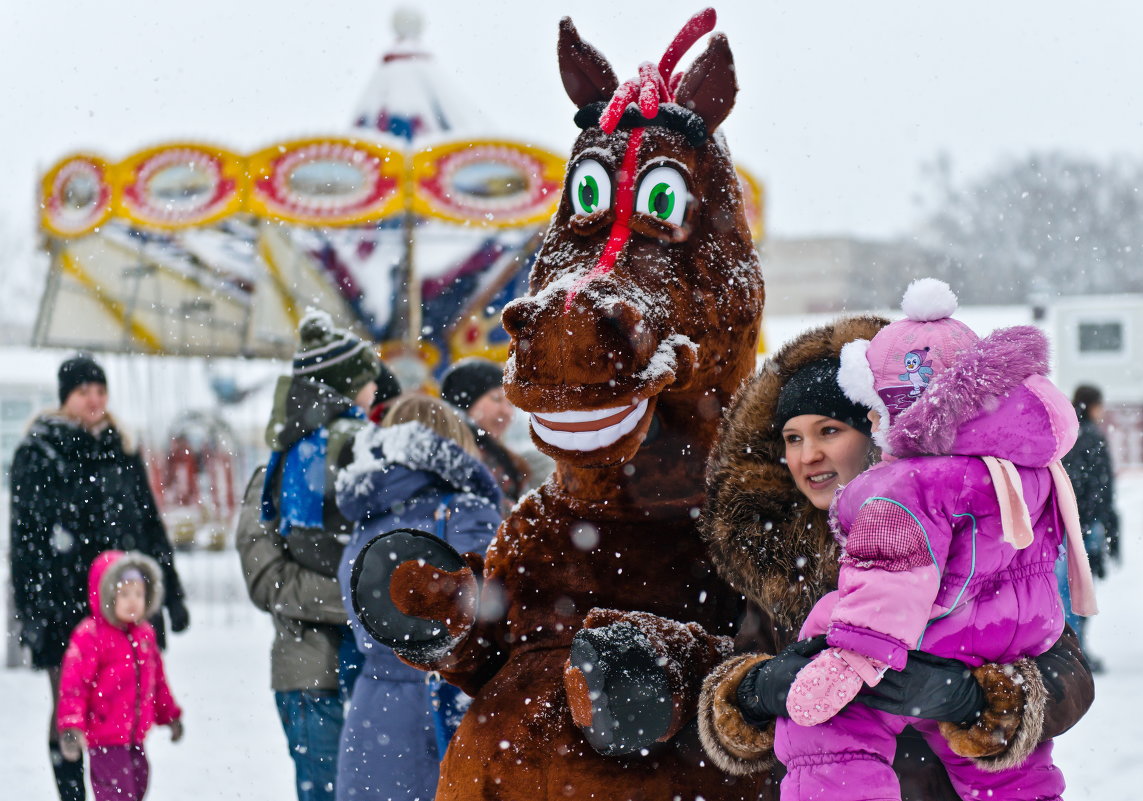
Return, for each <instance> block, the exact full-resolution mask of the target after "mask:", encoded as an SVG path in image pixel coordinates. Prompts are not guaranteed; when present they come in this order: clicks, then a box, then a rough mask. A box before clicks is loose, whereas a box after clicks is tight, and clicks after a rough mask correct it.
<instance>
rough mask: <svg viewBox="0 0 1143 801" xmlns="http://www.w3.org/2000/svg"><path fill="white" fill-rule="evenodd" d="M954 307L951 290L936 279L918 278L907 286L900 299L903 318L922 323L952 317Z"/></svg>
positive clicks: (953, 297) (955, 303)
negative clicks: (903, 313)
mask: <svg viewBox="0 0 1143 801" xmlns="http://www.w3.org/2000/svg"><path fill="white" fill-rule="evenodd" d="M956 306H957V302H956V295H954V294H953V291H952V289H950V288H949V285H948V284H946V283H945V282H944V281H940V280H937V279H936V278H918V279H917V280H916V281H914V282H913V283H911V284H909V288H908V289H906V290H905V296H904V297H903V298H901V311H903V312H905V316H906V317H908V318H909V319H910V320H916V321H917V322H922V323H927V322H932V321H933V320H943V319H945V318H946V317H952V315H953V312H955V311H956Z"/></svg>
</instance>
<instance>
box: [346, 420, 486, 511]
mask: <svg viewBox="0 0 1143 801" xmlns="http://www.w3.org/2000/svg"><path fill="white" fill-rule="evenodd" d="M395 464H396V465H402V466H404V467H407V468H409V469H410V470H428V471H431V472H433V473H436V474H437V475H439V476H440V477H441V478H443V479H444V480H445V481H447V482H449V483H450V484H452V485H453V486H454V487H456V488H458V489H461V490H465V491H468V490H470V489H472V486H473V484H474V483H475V482H474V479H475V476H474V475H473V472H474V466H475V461H474V460H473V458H472V457H471V456H469V455H468V454H467V453H465V452H464V449H462V448H461V447H460V446H459V445H457V444H456V443H455V442H452V441H451V440H446V439H444V438H443V437H439V436H437V435H436V434H434V433H433V432H432V431H431V430H430V429H429V428H427V427H426V426H423V425H421V424H420V423H400V424H399V425H395V426H388V427H386V428H376V427H372V426H371V427H368V428H364V429H362V430H361V432H360V433H359V434H358V435H357V436H356V437H354V440H353V462H351V463H350V464H349V465H348V466H346V468H345V469H344V470H342V471H341V472H340V473H338V476H337V491H338V492H339V493H341V492H348V491H350V490H352V491H353V492H354V493H355V494H357V495H368V494H369V493H371V492H373V490H374V487H373V476H374V475H377V474H379V473H380V474H383V473H384V472H385V471H386V469H388V467H389V466H390V465H395Z"/></svg>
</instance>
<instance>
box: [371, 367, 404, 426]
mask: <svg viewBox="0 0 1143 801" xmlns="http://www.w3.org/2000/svg"><path fill="white" fill-rule="evenodd" d="M373 380H374V382H375V383H376V384H377V390H376V391H375V392H374V393H373V402H372V404H371V405H370V407H369V419H370V421H371V422H373V423H375V424H377V425H381V418H383V417H384V416H385V412H386V411H388V409H389V406H390V404H391V403H392V401H393V400H394V399H395V398H396V397H397V396H399V395H400V394H401V382H400V381H398V380H397V376H395V375H394V374H393V371H392V370H390V369H389V368H388V367H386V366H385V362H381V363H380V365H379V366H378V368H377V377H376V378H374V379H373Z"/></svg>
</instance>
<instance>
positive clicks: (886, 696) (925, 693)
mask: <svg viewBox="0 0 1143 801" xmlns="http://www.w3.org/2000/svg"><path fill="white" fill-rule="evenodd" d="M855 700H857V701H860V702H861V703H863V704H865V705H866V706H869V707H873V708H874V709H880V710H881V711H882V712H889V713H890V714H893V715H903V716H905V717H912V718H925V719H926V720H944V721H948V722H950V723H961V724H968V723H972V722H973V721H975V720H976V719H977V718H978V717H979V716H980V713H981V711H982V710H983V709H984V690H982V689H981V687H980V684H979V683H978V682H977V681H976V679H975V678H973V675H972V671H971V669H970V668H969V667H968V666H967V665H965V664H964V663H963V662H958V661H957V660H955V659H944V658H943V657H939V656H933V655H932V654H926V653H924V652H923V651H910V652H909V660H908V662H906V663H905V668H904V670H887V671H885V675H884V676H883V677H882V679H881V681H880V682H878V684H877V686H876V687H863V688H862V689H861V692H860V693H858V695H857V698H856V699H855Z"/></svg>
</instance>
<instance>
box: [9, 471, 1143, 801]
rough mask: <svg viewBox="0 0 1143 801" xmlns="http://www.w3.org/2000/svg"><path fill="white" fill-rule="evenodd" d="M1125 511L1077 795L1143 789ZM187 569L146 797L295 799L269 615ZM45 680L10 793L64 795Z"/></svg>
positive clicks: (1069, 769)
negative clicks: (185, 622) (183, 616)
mask: <svg viewBox="0 0 1143 801" xmlns="http://www.w3.org/2000/svg"><path fill="white" fill-rule="evenodd" d="M1119 507H1120V514H1121V517H1122V521H1123V531H1124V542H1123V553H1124V564H1123V566H1122V567H1119V568H1116V569H1115V570H1113V572H1112V575H1111V576H1110V577H1109V578H1108V579H1107V580H1106V581H1104V582H1102V583H1100V584H1099V585H1097V588H1098V590H1099V598H1100V604H1101V606H1102V610H1103V611H1102V613H1101V614H1100V616H1099V617H1097V618H1095V619H1094V620H1093V621H1092V622H1091V624H1090V642H1089V645H1090V648H1091V650H1092V652H1093V653H1095V654H1098V655H1099V656H1100V657H1101V658H1102V659H1103V661H1104V664H1105V665H1106V667H1107V670H1106V672H1105V673H1103V674H1102V675H1100V676H1098V677H1097V681H1096V700H1095V704H1094V706H1093V707H1092V709H1091V711H1090V712H1089V713H1088V714H1087V716H1086V717H1085V718H1084V719H1083V721H1081V722H1080V724H1079V725H1078V726H1076V727H1075V728H1074V729H1073V730H1072V731H1070V732H1068V733H1067V734H1066V735H1064V736H1063V737H1061V738H1059V740H1058V741H1057V745H1056V755H1057V761H1058V763H1059V764H1060V766H1061V767H1062V768H1063V770H1064V774H1065V776H1066V777H1067V780H1068V792H1067V794H1066V797H1067V798H1068V801H1077V800H1078V799H1100V801H1111V800H1112V799H1116V800H1117V799H1128V798H1136V797H1139V796H1140V795H1141V794H1143V734H1141V732H1143V728H1141V721H1143V697H1141V696H1140V693H1139V687H1140V686H1141V685H1143V592H1141V591H1140V582H1141V580H1143V576H1141V575H1140V573H1141V571H1143V472H1137V473H1133V474H1130V475H1124V476H1121V478H1120V484H1119ZM6 561H7V560H6V559H5V562H6ZM4 567H5V568H6V565H5V566H4ZM179 567H180V572H181V574H182V575H183V579H184V583H186V584H187V588H188V593H189V595H190V599H191V600H190V603H191V613H192V625H191V628H190V630H189V631H188V632H186V633H185V634H182V635H176V636H175V637H173V639H172V642H171V647H170V650H169V651H168V653H167V667H168V671H169V673H170V679H171V684H172V687H173V689H174V692H175V694H176V697H177V698H178V700H179V702H180V703H181V704H182V705H183V707H184V708H185V710H186V736H185V738H184V739H183V741H182V742H180V743H176V744H172V743H171V742H170V741H169V739H168V737H167V730H166V729H161V728H160V729H156V730H154V731H152V733H151V736H150V739H149V740H148V746H147V747H148V751H149V753H150V758H151V764H152V777H153V778H152V784H151V788H152V789H151V792H150V793H149V796H148V797H150V798H154V799H162V801H201V799H204V798H228V799H229V798H233V799H243V800H244V801H271V800H273V801H282V799H289V798H292V797H294V790H293V767H292V764H291V763H290V761H289V757H288V755H287V753H286V745H285V738H284V736H283V734H282V731H281V727H280V726H279V724H278V720H277V715H276V712H275V710H274V704H273V699H272V695H271V692H270V689H269V647H270V638H271V635H272V632H271V627H270V622H269V619H268V618H267V617H266V616H265V615H264V614H262V613H261V612H258V611H257V610H255V609H254V608H253V607H252V606H251V605H250V604H249V603H248V602H247V600H246V596H245V591H244V589H243V587H242V583H241V578H240V576H239V570H238V559H237V557H236V556H235V555H234V553H233V552H226V553H206V552H201V553H195V554H181V555H180V556H179ZM3 572H4V568H0V578H3V579H5V580H6V577H5V576H3V575H2V574H3ZM47 686H48V685H47V681H46V679H45V677H44V676H43V675H42V674H39V673H33V672H32V671H30V670H23V669H14V670H3V669H0V699H3V701H2V702H0V755H2V757H0V796H2V797H4V798H12V799H21V801H23V800H24V799H50V798H53V797H54V790H53V787H52V783H51V777H50V773H49V769H48V764H47V756H46V753H45V750H46V749H45V745H44V741H45V739H46V738H45V736H44V735H45V732H46V727H47V718H48V710H49V699H48V690H47Z"/></svg>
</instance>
